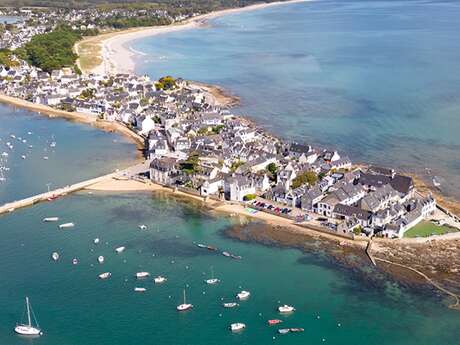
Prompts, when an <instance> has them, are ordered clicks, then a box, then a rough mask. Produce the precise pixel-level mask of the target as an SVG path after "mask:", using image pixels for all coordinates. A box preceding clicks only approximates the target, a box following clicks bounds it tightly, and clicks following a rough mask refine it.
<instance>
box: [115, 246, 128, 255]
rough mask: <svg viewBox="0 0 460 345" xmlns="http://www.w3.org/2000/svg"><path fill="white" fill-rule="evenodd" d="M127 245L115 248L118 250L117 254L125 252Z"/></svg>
mask: <svg viewBox="0 0 460 345" xmlns="http://www.w3.org/2000/svg"><path fill="white" fill-rule="evenodd" d="M125 249H126V248H125V247H118V248H115V251H116V252H117V254H120V253H123V252H124V251H125Z"/></svg>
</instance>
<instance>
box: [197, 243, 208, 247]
mask: <svg viewBox="0 0 460 345" xmlns="http://www.w3.org/2000/svg"><path fill="white" fill-rule="evenodd" d="M197 247H198V248H206V247H207V245H205V244H202V243H197Z"/></svg>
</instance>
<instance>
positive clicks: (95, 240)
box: [93, 238, 101, 244]
mask: <svg viewBox="0 0 460 345" xmlns="http://www.w3.org/2000/svg"><path fill="white" fill-rule="evenodd" d="M100 241H101V240H100V239H99V238H95V239H94V240H93V243H94V244H98V243H99V242H100Z"/></svg>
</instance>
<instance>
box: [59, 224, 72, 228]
mask: <svg viewBox="0 0 460 345" xmlns="http://www.w3.org/2000/svg"><path fill="white" fill-rule="evenodd" d="M74 226H75V224H74V223H64V224H61V225H59V229H66V228H73V227H74Z"/></svg>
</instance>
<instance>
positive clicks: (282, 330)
mask: <svg viewBox="0 0 460 345" xmlns="http://www.w3.org/2000/svg"><path fill="white" fill-rule="evenodd" d="M290 331H291V329H290V328H280V329H279V330H278V333H279V334H287V333H289V332H290Z"/></svg>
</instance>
